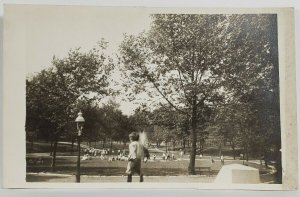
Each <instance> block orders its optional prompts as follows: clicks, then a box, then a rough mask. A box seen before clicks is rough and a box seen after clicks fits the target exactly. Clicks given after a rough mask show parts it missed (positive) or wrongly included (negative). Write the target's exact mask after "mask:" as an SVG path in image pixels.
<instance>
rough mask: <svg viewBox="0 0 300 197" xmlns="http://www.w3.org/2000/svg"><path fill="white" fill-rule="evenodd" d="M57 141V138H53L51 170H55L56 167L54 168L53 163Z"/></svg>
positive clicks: (54, 161)
mask: <svg viewBox="0 0 300 197" xmlns="http://www.w3.org/2000/svg"><path fill="white" fill-rule="evenodd" d="M57 142H58V139H57V138H56V139H55V140H54V147H53V153H52V163H51V169H52V172H55V171H56V169H55V167H56V166H55V163H56V150H57Z"/></svg>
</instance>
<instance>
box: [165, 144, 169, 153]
mask: <svg viewBox="0 0 300 197" xmlns="http://www.w3.org/2000/svg"><path fill="white" fill-rule="evenodd" d="M165 145H166V152H168V142H166V144H165Z"/></svg>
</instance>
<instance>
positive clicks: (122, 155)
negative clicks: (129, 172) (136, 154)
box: [81, 147, 127, 161]
mask: <svg viewBox="0 0 300 197" xmlns="http://www.w3.org/2000/svg"><path fill="white" fill-rule="evenodd" d="M83 154H84V155H83V157H82V159H81V160H91V159H92V158H100V159H101V160H109V161H115V160H124V161H125V160H127V156H126V151H125V149H123V150H122V151H121V150H120V149H119V150H118V151H117V152H115V151H114V150H110V149H109V148H108V149H102V150H100V149H95V148H93V147H90V148H86V149H84V150H83Z"/></svg>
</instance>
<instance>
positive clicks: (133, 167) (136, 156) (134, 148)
mask: <svg viewBox="0 0 300 197" xmlns="http://www.w3.org/2000/svg"><path fill="white" fill-rule="evenodd" d="M129 139H130V144H129V155H128V165H127V170H126V173H127V174H128V176H127V182H132V175H133V174H138V175H139V176H140V182H143V181H144V177H143V173H142V172H141V167H142V166H141V164H142V160H143V161H144V162H147V159H148V158H149V151H147V149H146V148H145V147H144V146H143V145H142V144H141V143H139V134H138V133H136V132H132V133H131V134H130V135H129ZM145 149H146V151H145Z"/></svg>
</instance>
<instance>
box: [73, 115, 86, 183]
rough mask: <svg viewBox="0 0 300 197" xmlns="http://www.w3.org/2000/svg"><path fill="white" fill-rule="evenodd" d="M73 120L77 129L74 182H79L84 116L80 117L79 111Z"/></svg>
mask: <svg viewBox="0 0 300 197" xmlns="http://www.w3.org/2000/svg"><path fill="white" fill-rule="evenodd" d="M75 122H76V123H77V131H78V135H77V143H78V157H77V173H76V182H77V183H79V182H80V137H81V134H82V129H83V124H84V122H85V120H84V118H83V117H82V113H81V111H80V112H79V113H78V116H77V118H76V120H75Z"/></svg>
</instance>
